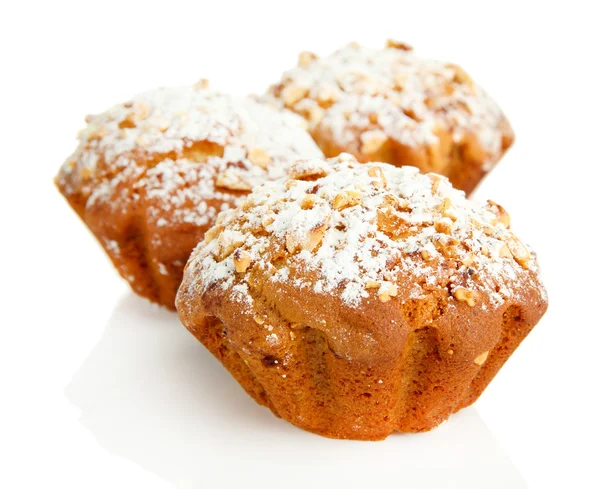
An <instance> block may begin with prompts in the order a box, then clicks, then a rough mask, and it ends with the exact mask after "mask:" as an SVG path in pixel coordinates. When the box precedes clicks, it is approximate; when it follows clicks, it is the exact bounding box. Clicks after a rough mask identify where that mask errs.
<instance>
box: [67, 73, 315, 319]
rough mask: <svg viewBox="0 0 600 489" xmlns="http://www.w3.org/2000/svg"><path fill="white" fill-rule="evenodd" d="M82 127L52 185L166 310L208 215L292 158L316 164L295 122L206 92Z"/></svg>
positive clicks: (166, 97)
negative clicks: (310, 159) (311, 159)
mask: <svg viewBox="0 0 600 489" xmlns="http://www.w3.org/2000/svg"><path fill="white" fill-rule="evenodd" d="M86 120H87V123H88V126H87V127H86V128H85V129H84V130H83V131H82V132H81V133H80V135H79V146H78V147H77V149H76V150H75V152H74V153H73V154H72V155H71V156H70V157H69V158H68V159H67V161H66V162H65V163H64V165H63V166H62V168H61V169H60V172H59V174H58V176H57V177H56V185H57V186H58V188H59V190H60V192H61V193H62V194H63V195H64V197H65V198H66V199H67V201H68V202H69V204H70V205H71V206H72V208H73V209H74V210H75V211H76V212H77V214H79V216H80V217H81V219H82V220H83V221H84V222H85V224H86V225H87V226H88V227H89V229H90V230H91V231H92V233H93V234H94V235H95V236H96V238H97V239H98V241H100V244H101V245H102V246H103V247H104V249H105V250H106V252H107V253H108V255H109V257H110V258H111V260H112V262H113V263H114V265H115V267H116V268H117V270H118V271H119V273H120V274H121V276H122V277H123V278H125V279H126V280H127V281H128V282H129V284H130V285H131V287H132V289H133V290H134V291H135V292H137V293H138V294H139V295H141V296H143V297H146V298H148V299H150V300H151V301H153V302H157V303H159V304H162V305H164V306H166V307H168V308H170V309H174V307H175V306H174V301H175V294H176V292H177V288H178V286H179V283H180V282H181V277H182V274H183V268H184V266H185V263H186V262H187V259H188V257H189V255H190V253H191V251H192V249H193V248H194V246H195V245H196V244H197V243H198V242H199V241H200V240H202V237H203V235H204V232H205V231H206V230H207V229H209V228H210V227H211V226H212V225H213V224H214V220H215V218H216V216H217V214H218V213H219V212H220V211H222V210H225V209H227V208H229V207H232V206H235V205H236V204H237V203H238V202H239V201H240V199H242V198H243V197H244V196H245V195H246V194H248V192H249V191H250V190H252V188H253V187H254V186H256V185H257V184H260V183H262V182H264V181H266V180H270V179H275V178H279V177H281V176H282V175H284V174H285V172H286V169H287V168H288V167H289V165H290V164H291V163H292V162H294V161H296V160H297V159H298V158H300V157H303V158H306V157H311V158H313V157H320V156H322V153H321V151H319V149H318V148H317V146H316V145H315V144H314V142H313V141H312V139H311V138H310V136H309V135H308V133H307V132H306V131H305V128H304V126H305V121H304V120H302V118H300V117H298V116H297V115H295V114H293V113H291V112H289V111H281V110H275V109H273V108H272V107H267V106H266V105H264V104H260V103H258V102H256V101H255V100H251V99H249V98H245V97H244V98H241V97H233V96H230V95H226V94H223V93H219V92H216V91H213V90H210V89H209V88H208V87H207V83H206V82H200V83H198V84H197V85H195V86H187V87H182V88H159V89H157V90H153V91H150V92H147V93H144V94H141V95H138V96H136V97H134V98H133V99H131V100H130V101H129V102H126V103H122V104H119V105H116V106H115V107H113V108H111V109H110V110H108V111H107V112H104V113H103V114H100V115H95V116H89V117H88V118H87V119H86Z"/></svg>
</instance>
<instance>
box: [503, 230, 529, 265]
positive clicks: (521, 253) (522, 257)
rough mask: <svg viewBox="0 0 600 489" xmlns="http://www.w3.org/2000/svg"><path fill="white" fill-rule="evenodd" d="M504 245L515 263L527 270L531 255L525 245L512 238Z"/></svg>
mask: <svg viewBox="0 0 600 489" xmlns="http://www.w3.org/2000/svg"><path fill="white" fill-rule="evenodd" d="M506 244H507V246H508V249H509V250H510V252H511V253H512V255H513V257H514V258H515V260H516V261H517V263H519V265H521V266H522V267H523V268H528V267H529V258H531V254H530V253H529V250H528V249H527V248H526V247H525V245H524V244H523V243H521V241H519V240H518V239H517V238H516V237H514V236H511V237H510V238H509V239H508V240H507V242H506Z"/></svg>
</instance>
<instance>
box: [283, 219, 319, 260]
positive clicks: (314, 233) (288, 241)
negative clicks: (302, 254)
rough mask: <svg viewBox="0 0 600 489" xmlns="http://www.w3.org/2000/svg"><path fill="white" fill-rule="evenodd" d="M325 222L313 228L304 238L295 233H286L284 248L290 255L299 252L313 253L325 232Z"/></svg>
mask: <svg viewBox="0 0 600 489" xmlns="http://www.w3.org/2000/svg"><path fill="white" fill-rule="evenodd" d="M327 221H328V220H326V221H325V222H323V223H322V224H320V225H318V226H315V227H313V228H312V229H310V230H309V231H308V233H306V234H305V235H304V236H299V235H298V234H297V233H295V232H291V231H290V232H288V233H287V235H286V237H285V247H286V249H287V250H288V251H289V252H290V253H295V252H296V251H300V250H308V251H313V250H314V249H315V248H316V247H317V246H318V245H319V244H320V243H321V240H322V239H323V236H324V235H325V231H326V230H327Z"/></svg>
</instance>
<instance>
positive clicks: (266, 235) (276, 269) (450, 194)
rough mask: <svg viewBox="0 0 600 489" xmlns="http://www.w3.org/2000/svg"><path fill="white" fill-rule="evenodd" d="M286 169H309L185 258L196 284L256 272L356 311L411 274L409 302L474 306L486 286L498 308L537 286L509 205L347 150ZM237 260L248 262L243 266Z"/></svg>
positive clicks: (225, 218) (282, 182) (226, 284)
mask: <svg viewBox="0 0 600 489" xmlns="http://www.w3.org/2000/svg"><path fill="white" fill-rule="evenodd" d="M315 172H317V173H318V175H317V174H316V173H315ZM291 173H292V175H303V176H302V177H297V178H291V179H289V178H282V179H279V180H276V181H272V182H268V183H266V184H264V185H262V186H260V187H258V188H256V189H255V190H254V191H253V192H252V194H250V196H249V197H248V199H247V200H246V201H245V202H244V203H242V205H241V207H240V208H239V209H236V210H230V211H228V212H226V213H224V214H222V215H221V216H220V218H219V221H218V225H217V226H216V227H215V228H213V230H211V231H210V232H209V236H208V238H207V239H206V241H205V243H203V244H201V245H199V246H198V248H197V249H196V250H195V252H194V254H193V255H192V259H191V260H190V265H189V270H190V271H189V272H188V273H192V274H193V275H192V276H195V277H196V278H195V280H198V282H199V286H200V290H201V289H202V288H204V289H206V288H207V287H210V286H211V285H212V284H215V283H217V282H218V283H220V284H221V286H222V287H223V288H224V289H229V288H231V287H234V286H236V285H237V284H240V283H241V284H243V283H245V281H246V280H249V277H251V276H252V270H253V269H256V270H261V271H265V270H267V271H268V270H271V272H270V274H271V275H270V280H272V281H273V282H287V281H289V280H290V278H291V277H294V284H295V285H296V286H297V287H300V288H302V287H309V288H311V290H312V291H313V292H315V293H318V294H339V296H340V297H341V298H342V300H343V301H344V303H345V304H347V305H348V306H351V307H357V306H358V305H359V304H360V303H361V301H363V300H364V299H366V298H368V297H369V296H370V295H371V294H372V293H376V294H377V296H378V297H379V299H380V300H382V301H383V302H387V301H388V300H393V299H394V297H396V296H397V295H398V293H399V290H398V287H397V284H398V283H399V278H400V277H402V279H405V278H406V277H407V276H410V277H413V280H412V283H414V288H413V289H411V290H410V294H409V295H410V297H419V296H423V295H426V294H427V293H428V291H431V290H433V289H434V288H440V287H441V288H447V289H448V291H449V292H450V293H451V294H453V296H454V297H455V298H456V300H459V301H465V302H468V303H471V301H474V300H475V297H476V294H477V293H479V292H484V293H485V295H486V296H487V297H489V298H490V301H491V303H492V304H500V303H502V302H503V301H504V300H505V299H506V297H507V296H509V295H510V294H511V293H513V292H514V290H516V289H517V288H518V285H519V284H522V283H523V282H524V281H529V282H530V285H532V286H535V287H539V284H537V282H535V280H534V279H533V278H532V276H533V275H535V273H533V274H532V273H529V271H533V272H535V270H536V269H537V268H536V267H537V265H536V262H535V259H534V257H532V255H531V253H530V251H529V250H528V248H527V247H526V246H525V245H523V244H522V243H521V242H520V241H519V240H518V239H517V238H516V236H515V235H514V234H513V233H512V231H511V230H510V223H509V218H508V215H507V214H506V212H505V211H504V209H502V208H501V206H499V205H497V204H495V203H493V202H491V201H490V202H488V203H487V204H478V203H475V202H472V201H469V200H467V199H466V198H465V196H464V193H463V192H461V191H458V190H455V189H454V188H452V186H451V185H450V183H449V182H448V180H447V179H446V178H445V177H441V176H439V175H435V174H428V175H424V174H421V173H419V171H418V170H417V169H416V168H412V167H402V168H396V167H392V166H390V165H387V164H384V163H369V164H359V163H357V162H356V160H355V159H354V158H353V157H351V156H350V155H346V154H342V155H340V156H339V157H338V158H333V159H330V160H327V161H326V162H324V161H322V160H308V161H304V162H299V163H297V164H296V165H295V166H293V167H292V169H291ZM232 236H234V239H232ZM282 256H284V257H285V260H284V261H285V263H284V265H283V266H282V265H281V257H282ZM240 257H245V258H248V260H249V261H248V263H249V265H248V264H246V265H247V266H245V267H244V268H243V270H242V273H240V270H237V271H236V267H235V263H236V260H239V259H240ZM274 262H278V265H277V266H274ZM529 282H528V283H529ZM404 283H406V281H405V280H404Z"/></svg>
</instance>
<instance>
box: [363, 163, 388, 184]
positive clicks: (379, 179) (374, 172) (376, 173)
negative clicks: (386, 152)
mask: <svg viewBox="0 0 600 489" xmlns="http://www.w3.org/2000/svg"><path fill="white" fill-rule="evenodd" d="M367 173H368V174H369V176H370V177H373V178H374V179H375V181H374V182H373V184H374V185H375V186H376V187H377V188H387V178H385V173H383V169H382V168H381V167H380V166H372V167H371V168H369V171H368V172H367Z"/></svg>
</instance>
